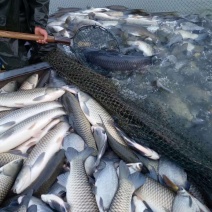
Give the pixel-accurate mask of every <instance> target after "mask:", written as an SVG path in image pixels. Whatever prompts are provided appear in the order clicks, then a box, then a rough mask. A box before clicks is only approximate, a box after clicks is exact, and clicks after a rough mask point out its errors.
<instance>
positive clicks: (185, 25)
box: [180, 22, 204, 31]
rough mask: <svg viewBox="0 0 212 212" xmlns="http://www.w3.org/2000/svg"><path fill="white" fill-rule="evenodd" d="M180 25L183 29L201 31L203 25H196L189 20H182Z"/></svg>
mask: <svg viewBox="0 0 212 212" xmlns="http://www.w3.org/2000/svg"><path fill="white" fill-rule="evenodd" d="M180 26H181V28H182V29H183V30H187V31H202V30H204V27H201V26H198V25H197V24H194V23H191V22H183V23H181V24H180Z"/></svg>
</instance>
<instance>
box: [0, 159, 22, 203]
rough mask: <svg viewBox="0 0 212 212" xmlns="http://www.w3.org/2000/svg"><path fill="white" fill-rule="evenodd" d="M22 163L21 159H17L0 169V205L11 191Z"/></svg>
mask: <svg viewBox="0 0 212 212" xmlns="http://www.w3.org/2000/svg"><path fill="white" fill-rule="evenodd" d="M22 163H23V159H17V160H14V161H12V162H10V163H8V164H6V165H4V166H3V167H1V168H0V204H1V203H2V201H3V200H4V198H5V197H6V195H7V193H8V192H9V190H10V189H11V187H12V185H13V183H14V181H15V179H16V176H17V175H18V173H19V171H20V169H21V167H22Z"/></svg>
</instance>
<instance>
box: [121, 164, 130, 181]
mask: <svg viewBox="0 0 212 212" xmlns="http://www.w3.org/2000/svg"><path fill="white" fill-rule="evenodd" d="M129 175H130V171H129V169H128V167H127V165H126V164H125V162H124V161H123V160H121V161H120V163H119V179H128V177H129Z"/></svg>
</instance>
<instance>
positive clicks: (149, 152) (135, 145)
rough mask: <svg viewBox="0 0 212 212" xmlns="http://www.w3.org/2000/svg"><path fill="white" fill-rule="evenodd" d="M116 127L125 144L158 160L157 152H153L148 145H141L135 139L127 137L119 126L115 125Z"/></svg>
mask: <svg viewBox="0 0 212 212" xmlns="http://www.w3.org/2000/svg"><path fill="white" fill-rule="evenodd" d="M116 129H117V130H118V131H119V133H120V135H121V136H122V137H123V139H124V140H125V142H126V143H127V145H129V146H130V147H132V148H133V149H135V150H137V151H138V152H139V153H141V154H142V155H143V156H145V157H147V158H150V159H152V160H158V159H159V158H160V156H159V154H158V153H157V152H155V151H154V150H152V149H150V148H148V147H145V146H142V145H141V144H138V143H137V142H136V141H134V140H133V139H131V138H129V137H128V136H127V135H126V134H125V133H124V132H123V131H122V130H121V129H120V128H119V127H117V126H116Z"/></svg>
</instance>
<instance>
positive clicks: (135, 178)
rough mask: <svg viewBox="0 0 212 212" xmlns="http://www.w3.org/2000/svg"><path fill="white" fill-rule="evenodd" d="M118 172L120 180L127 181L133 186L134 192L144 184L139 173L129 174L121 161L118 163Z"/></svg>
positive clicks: (143, 178)
mask: <svg viewBox="0 0 212 212" xmlns="http://www.w3.org/2000/svg"><path fill="white" fill-rule="evenodd" d="M119 171H120V174H119V177H120V180H121V179H127V180H128V181H130V182H131V184H132V185H133V186H134V188H135V190H136V189H137V188H139V187H140V186H142V185H143V184H144V183H145V180H146V178H145V176H144V175H142V174H141V173H140V172H135V173H133V174H130V172H129V169H128V167H127V165H126V164H125V163H124V162H123V161H120V165H119Z"/></svg>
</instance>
